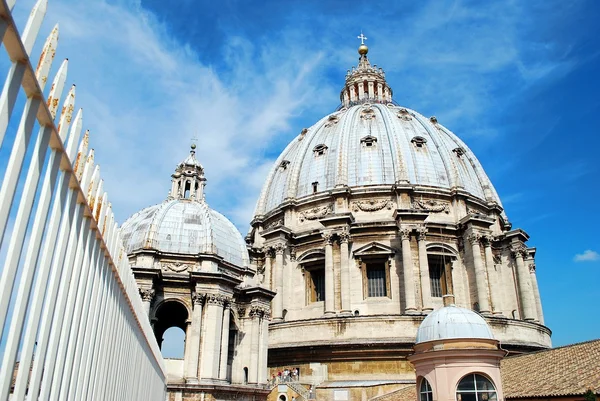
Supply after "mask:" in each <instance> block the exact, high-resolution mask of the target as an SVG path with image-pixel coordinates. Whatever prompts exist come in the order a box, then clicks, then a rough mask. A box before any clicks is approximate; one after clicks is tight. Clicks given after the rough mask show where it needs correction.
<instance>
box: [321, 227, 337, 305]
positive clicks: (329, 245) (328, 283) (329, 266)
mask: <svg viewBox="0 0 600 401" xmlns="http://www.w3.org/2000/svg"><path fill="white" fill-rule="evenodd" d="M322 236H323V239H324V240H325V314H326V315H331V314H335V309H334V299H335V287H334V283H333V233H330V232H327V233H323V234H322Z"/></svg>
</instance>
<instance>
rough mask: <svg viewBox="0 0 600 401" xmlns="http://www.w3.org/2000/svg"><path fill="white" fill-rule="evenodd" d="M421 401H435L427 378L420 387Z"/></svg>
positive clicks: (422, 380)
mask: <svg viewBox="0 0 600 401" xmlns="http://www.w3.org/2000/svg"><path fill="white" fill-rule="evenodd" d="M419 401H433V391H432V390H431V386H430V385H429V382H428V381H427V379H426V378H423V379H421V387H419Z"/></svg>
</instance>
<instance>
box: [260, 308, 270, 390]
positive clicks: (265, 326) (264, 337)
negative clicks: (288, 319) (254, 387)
mask: <svg viewBox="0 0 600 401" xmlns="http://www.w3.org/2000/svg"><path fill="white" fill-rule="evenodd" d="M270 318H271V315H270V311H269V310H266V311H264V314H263V317H262V319H261V321H260V334H259V336H260V344H259V347H258V383H259V384H264V383H266V382H267V380H269V378H268V377H267V373H268V368H267V352H268V349H269V320H270Z"/></svg>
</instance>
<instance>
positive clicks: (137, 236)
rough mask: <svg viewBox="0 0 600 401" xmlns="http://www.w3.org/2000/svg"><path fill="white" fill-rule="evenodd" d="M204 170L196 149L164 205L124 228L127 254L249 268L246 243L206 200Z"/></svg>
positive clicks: (141, 214) (178, 172) (149, 209)
mask: <svg viewBox="0 0 600 401" xmlns="http://www.w3.org/2000/svg"><path fill="white" fill-rule="evenodd" d="M205 182H206V179H205V178H204V169H203V168H202V166H201V164H200V163H198V161H197V160H196V157H195V147H192V151H191V152H190V155H189V156H188V157H187V158H186V159H185V160H184V161H183V162H182V163H180V164H179V165H178V166H177V169H176V170H175V173H174V174H173V175H172V189H171V193H170V195H169V197H168V198H167V200H165V201H164V202H162V203H160V204H158V205H153V206H150V207H147V208H145V209H142V210H140V211H139V212H137V213H135V214H134V215H133V216H131V217H130V218H129V219H127V221H125V223H124V224H123V226H122V228H121V236H122V238H123V243H124V245H125V249H126V251H127V253H128V254H130V253H132V252H135V251H140V250H154V251H159V252H165V253H174V254H184V255H197V254H209V255H216V256H219V257H221V258H223V259H224V260H225V261H227V262H229V263H232V264H234V265H237V266H247V265H248V252H247V250H246V243H245V241H244V239H243V238H242V235H241V234H240V232H239V231H238V230H237V228H236V227H235V226H234V225H233V223H231V222H230V221H229V220H228V219H227V218H226V217H225V216H223V215H222V214H220V213H219V212H217V211H215V210H213V209H211V208H210V207H209V206H208V204H207V203H206V201H205V199H204V184H205Z"/></svg>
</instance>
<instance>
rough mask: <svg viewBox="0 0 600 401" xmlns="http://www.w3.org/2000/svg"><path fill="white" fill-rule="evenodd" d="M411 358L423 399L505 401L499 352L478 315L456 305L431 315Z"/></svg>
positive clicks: (418, 391)
mask: <svg viewBox="0 0 600 401" xmlns="http://www.w3.org/2000/svg"><path fill="white" fill-rule="evenodd" d="M414 349H415V353H414V354H413V355H411V356H409V357H408V360H409V361H410V362H411V363H412V364H413V365H414V366H415V370H416V374H417V394H418V401H433V400H436V401H503V400H504V394H503V392H502V382H501V379H500V360H501V359H502V358H503V357H504V356H505V355H506V351H504V350H502V349H500V343H499V341H498V340H496V339H495V338H494V336H493V334H492V331H491V330H490V328H489V326H488V325H487V323H486V322H485V320H484V319H483V317H481V316H480V315H479V314H477V313H475V312H473V311H472V310H469V309H464V308H459V307H456V306H455V305H449V306H445V307H443V308H441V309H438V310H437V311H435V312H433V313H430V314H429V315H428V316H427V317H426V318H425V319H424V320H423V322H422V323H421V325H420V326H419V330H418V331H417V340H416V344H415V347H414Z"/></svg>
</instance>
